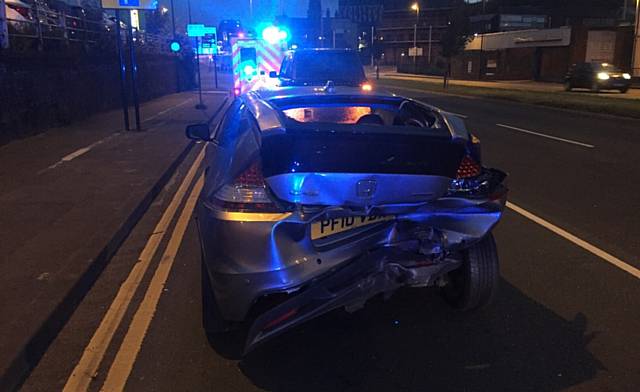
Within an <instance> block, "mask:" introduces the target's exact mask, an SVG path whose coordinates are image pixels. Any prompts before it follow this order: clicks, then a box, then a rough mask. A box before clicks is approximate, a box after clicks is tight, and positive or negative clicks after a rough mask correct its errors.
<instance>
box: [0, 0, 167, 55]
mask: <svg viewBox="0 0 640 392" xmlns="http://www.w3.org/2000/svg"><path fill="white" fill-rule="evenodd" d="M2 3H3V2H2V1H0V6H1V5H2ZM22 5H25V6H26V5H27V4H26V3H22ZM4 10H5V11H7V12H6V15H5V20H6V28H7V31H8V40H7V41H8V42H7V43H8V45H6V47H10V48H13V49H18V50H19V49H33V48H35V49H37V50H43V49H46V48H47V47H48V46H54V47H58V46H59V45H60V44H62V45H74V44H82V45H84V46H95V45H97V44H98V43H101V42H110V41H111V42H112V43H115V34H114V32H115V28H116V22H115V18H113V17H108V16H107V15H106V14H104V13H102V12H100V14H99V16H100V18H99V19H96V18H93V19H92V18H89V17H87V15H86V13H85V12H84V10H82V9H79V8H75V9H72V11H71V12H73V14H72V13H67V12H64V11H53V10H51V9H49V8H48V7H46V6H44V5H41V4H38V3H36V4H34V5H28V7H23V6H9V5H7V6H5V9H4ZM1 16H2V14H1V13H0V17H1ZM1 22H2V21H1V20H0V23H1ZM120 23H121V27H122V28H123V29H125V30H126V28H127V26H126V25H125V24H124V23H123V22H120ZM133 31H134V36H133V39H134V41H135V42H136V44H137V46H139V47H141V48H143V49H145V50H150V51H154V52H169V48H168V43H167V40H168V38H169V37H167V36H163V35H157V34H150V33H146V32H144V31H139V30H137V29H135V28H134V29H133ZM124 37H125V35H124V34H123V39H124ZM52 43H56V45H50V44H52Z"/></svg>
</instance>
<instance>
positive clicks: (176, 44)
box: [169, 40, 180, 52]
mask: <svg viewBox="0 0 640 392" xmlns="http://www.w3.org/2000/svg"><path fill="white" fill-rule="evenodd" d="M169 48H170V49H171V51H172V52H179V51H180V42H178V41H176V40H173V41H171V43H170V44H169Z"/></svg>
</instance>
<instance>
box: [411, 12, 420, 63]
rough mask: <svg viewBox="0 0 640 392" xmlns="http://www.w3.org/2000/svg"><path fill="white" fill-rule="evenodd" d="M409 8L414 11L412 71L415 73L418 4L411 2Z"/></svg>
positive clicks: (418, 16) (418, 19)
mask: <svg viewBox="0 0 640 392" xmlns="http://www.w3.org/2000/svg"><path fill="white" fill-rule="evenodd" d="M411 9H412V10H413V11H415V12H416V24H414V25H413V72H414V73H417V71H418V66H417V63H416V62H417V60H418V22H419V21H420V4H418V3H413V4H411Z"/></svg>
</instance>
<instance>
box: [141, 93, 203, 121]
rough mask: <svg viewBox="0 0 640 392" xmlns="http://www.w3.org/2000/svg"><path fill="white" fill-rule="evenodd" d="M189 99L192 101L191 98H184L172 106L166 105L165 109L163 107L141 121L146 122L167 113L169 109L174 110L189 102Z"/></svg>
mask: <svg viewBox="0 0 640 392" xmlns="http://www.w3.org/2000/svg"><path fill="white" fill-rule="evenodd" d="M191 101H192V98H188V99H185V100H184V101H182V102H180V103H179V104H177V105H174V106H171V107H168V108H166V109H164V110H161V111H159V112H158V113H156V114H154V115H153V116H151V117H149V118H147V119H145V120H144V121H142V122H143V123H146V122H147V121H151V120H153V119H154V118H158V117H160V116H162V115H163V114H167V113H169V112H170V111H172V110H175V109H177V108H179V107H181V106H184V105H186V104H187V103H189V102H191Z"/></svg>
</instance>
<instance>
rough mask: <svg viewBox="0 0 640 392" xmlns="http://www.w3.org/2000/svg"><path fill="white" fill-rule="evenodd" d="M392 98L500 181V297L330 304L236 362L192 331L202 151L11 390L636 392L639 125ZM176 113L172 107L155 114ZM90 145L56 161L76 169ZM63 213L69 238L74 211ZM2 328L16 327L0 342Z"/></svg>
mask: <svg viewBox="0 0 640 392" xmlns="http://www.w3.org/2000/svg"><path fill="white" fill-rule="evenodd" d="M397 92H398V93H401V94H405V95H410V96H412V97H415V98H417V99H420V100H423V101H426V102H429V103H431V104H434V105H436V106H439V107H441V108H443V109H445V110H447V111H450V112H453V113H456V114H458V115H459V116H461V117H463V118H465V120H466V123H467V125H468V127H469V128H470V129H471V130H472V131H473V132H474V133H475V134H476V135H477V136H478V137H479V138H480V139H481V141H482V144H483V159H484V162H485V164H486V165H488V166H494V167H498V168H501V169H503V170H506V171H507V172H508V173H509V175H510V176H509V187H510V196H509V199H510V203H511V204H510V205H509V208H508V209H507V211H506V213H505V216H504V219H503V221H502V222H501V223H500V225H499V226H498V227H497V228H496V230H495V236H496V241H497V244H498V250H499V254H500V261H501V274H502V279H501V289H500V293H499V295H498V298H497V299H496V302H495V304H494V305H492V306H491V307H489V308H487V309H484V310H482V311H478V312H475V313H472V314H462V313H458V312H454V311H452V310H450V309H449V308H447V306H446V305H444V303H443V302H442V300H441V299H440V298H439V297H438V295H437V294H436V293H435V292H433V291H430V290H422V289H408V290H401V291H399V292H397V293H396V294H394V295H393V296H392V297H391V299H390V300H388V301H386V302H385V301H382V300H380V301H373V302H370V303H368V304H367V306H365V308H364V309H362V310H361V311H358V312H356V313H353V314H346V313H344V312H342V311H335V312H332V313H330V314H327V315H325V316H323V317H321V318H319V319H317V320H314V321H311V322H308V323H306V324H304V325H301V326H299V327H297V328H295V329H293V330H291V331H290V332H288V333H286V334H284V335H282V336H280V337H278V338H277V339H274V340H272V341H270V342H269V343H267V344H265V345H264V346H261V347H259V348H258V349H256V350H255V351H254V352H252V353H250V354H249V355H247V356H246V357H244V358H240V357H238V356H236V355H234V352H233V350H231V348H230V347H229V345H228V342H225V341H209V340H207V338H206V336H205V334H204V332H203V330H202V328H201V309H200V306H201V305H200V265H199V262H200V250H199V244H198V233H197V230H196V226H195V224H194V221H193V219H192V216H191V212H192V208H193V202H194V199H195V197H196V195H197V194H198V191H199V186H201V183H200V180H199V178H200V177H199V173H200V172H201V170H202V169H203V168H202V162H201V151H202V149H203V148H204V146H203V145H201V144H198V145H196V146H195V147H194V148H193V149H192V150H191V151H190V152H189V153H188V154H187V156H185V158H184V161H183V162H182V164H180V165H179V167H177V169H176V171H175V173H174V175H173V177H172V178H171V179H170V180H169V181H168V182H167V184H166V186H165V187H164V188H163V189H162V191H161V192H160V193H159V195H158V196H157V197H156V199H155V200H154V202H153V203H152V204H151V205H150V206H149V208H148V210H147V211H146V213H145V214H144V215H143V216H142V217H141V219H140V221H139V223H138V224H137V225H136V226H135V228H134V229H133V230H132V232H131V233H130V235H129V236H128V237H127V239H126V240H125V241H124V243H123V244H122V246H120V247H119V248H118V251H117V253H116V254H115V255H114V257H113V258H111V259H110V262H109V263H108V264H107V265H106V266H105V268H104V271H103V272H102V274H101V275H100V277H99V278H98V279H97V281H96V282H95V284H94V285H93V286H92V288H91V290H90V291H89V292H88V293H87V294H86V296H85V297H84V299H83V301H82V303H80V305H79V306H78V307H77V309H76V310H75V312H74V313H73V315H72V316H71V317H70V318H69V320H68V322H67V323H66V324H65V326H64V328H62V330H61V331H60V333H59V334H57V336H56V338H55V340H53V342H52V343H51V345H49V347H48V350H47V352H46V353H44V355H43V356H42V358H41V359H40V361H39V362H38V365H37V367H36V368H35V369H34V370H33V371H32V372H31V374H30V377H29V378H28V379H27V380H26V381H25V383H24V384H23V386H22V390H24V391H51V390H63V389H64V387H65V385H66V386H67V389H66V390H72V391H75V390H88V391H99V390H105V391H112V390H123V389H124V390H127V391H139V390H145V391H147V390H149V391H176V390H177V391H209V390H216V391H257V390H270V391H425V390H435V391H633V390H636V389H637V385H638V384H639V383H640V371H638V370H639V367H638V364H639V363H640V340H639V339H638V331H640V312H638V311H637V310H638V305H637V302H636V301H637V298H640V281H639V279H640V242H639V241H637V238H636V237H637V234H638V227H640V211H639V210H638V208H637V207H638V203H637V195H638V193H639V191H640V183H639V182H638V181H637V180H638V179H639V178H640V166H638V165H637V164H636V162H637V161H636V159H637V158H636V156H637V153H636V150H637V148H638V146H639V145H640V133H639V132H638V130H639V129H640V121H638V120H632V119H623V118H616V117H612V116H596V115H589V114H585V113H576V112H569V111H563V110H555V109H550V108H542V107H535V106H528V105H524V104H517V103H510V102H505V101H495V100H490V99H483V98H465V97H458V96H445V95H433V94H429V93H426V92H425V93H421V92H417V91H415V90H410V91H406V90H401V89H398V90H397ZM189 106H190V105H189ZM185 111H186V108H185ZM178 113H179V112H178V111H177V110H176V111H172V112H170V113H167V121H172V120H170V119H171V118H173V117H174V116H176V117H178ZM184 115H185V116H191V115H197V114H196V113H192V114H189V113H187V112H185V113H184ZM171 140H172V141H173V143H175V144H176V145H178V144H179V142H178V139H177V138H175V139H171ZM166 143H167V144H168V143H169V139H167V140H166ZM163 144H164V143H163ZM105 147H106V146H105ZM24 148H27V147H26V146H25V147H24ZM102 148H103V146H102V145H99V146H98V147H96V150H95V151H93V149H92V150H91V151H89V152H87V153H86V154H84V156H83V157H81V158H78V159H77V161H75V162H73V161H72V162H71V163H69V164H68V165H67V163H66V162H65V164H63V165H60V166H59V167H56V168H55V169H54V171H55V170H61V172H60V173H61V174H60V175H61V176H64V174H65V173H66V170H69V169H70V167H71V165H77V169H76V170H79V171H80V170H82V169H81V168H82V167H83V166H84V164H85V163H87V164H88V163H89V160H92V159H98V158H99V157H100V154H99V153H100V149H102ZM114 150H120V148H114ZM1 155H3V151H2V150H0V156H1ZM85 160H86V161H85ZM103 164H104V162H103ZM65 165H67V166H65ZM3 167H4V166H3ZM62 170H65V171H62ZM70 173H73V172H70ZM80 184H83V183H76V185H73V184H70V185H69V186H70V192H73V191H78V189H79V188H82V187H84V185H80ZM43 186H44V185H43ZM40 191H41V192H44V190H43V189H41V190H40ZM96 216H97V215H96ZM85 220H86V216H85ZM69 224H70V226H68V227H69V228H70V229H71V230H72V231H73V232H75V231H76V230H75V229H74V225H81V224H82V222H81V221H80V220H77V221H75V222H69ZM3 227H4V224H3ZM31 247H32V248H33V249H39V248H40V245H39V244H38V243H37V242H33V243H32V244H31ZM41 263H43V264H45V265H46V264H47V263H49V260H41ZM132 276H134V277H137V278H135V279H132V278H131V277H132ZM123 287H124V288H126V289H127V290H125V292H128V293H129V294H128V296H127V295H125V296H123V295H122V294H121V293H122V290H123V289H122V288H123ZM7 294H8V293H7ZM3 298H10V297H6V295H5V293H4V292H3ZM24 313H27V312H24ZM3 319H4V318H3ZM4 324H5V323H3V325H4ZM3 328H4V327H3ZM9 333H10V334H16V331H15V330H12V331H3V334H2V335H1V336H7V337H8V336H11V335H9ZM5 340H6V339H5Z"/></svg>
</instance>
